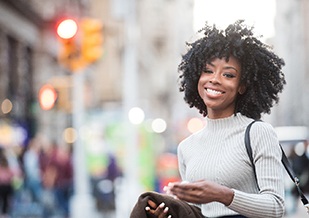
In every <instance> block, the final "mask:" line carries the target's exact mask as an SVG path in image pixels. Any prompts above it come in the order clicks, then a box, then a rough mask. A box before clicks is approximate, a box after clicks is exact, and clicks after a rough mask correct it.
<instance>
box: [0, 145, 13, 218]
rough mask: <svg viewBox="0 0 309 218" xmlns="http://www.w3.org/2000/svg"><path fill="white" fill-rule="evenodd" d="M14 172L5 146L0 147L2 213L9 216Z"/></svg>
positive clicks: (0, 199) (0, 198)
mask: <svg viewBox="0 0 309 218" xmlns="http://www.w3.org/2000/svg"><path fill="white" fill-rule="evenodd" d="M13 178H14V173H13V171H12V169H11V168H10V166H9V163H8V159H7V157H6V154H5V150H4V148H0V201H1V202H0V203H1V214H2V215H4V216H7V215H8V213H9V212H10V207H11V200H12V197H13V194H14V189H13V184H12V183H13Z"/></svg>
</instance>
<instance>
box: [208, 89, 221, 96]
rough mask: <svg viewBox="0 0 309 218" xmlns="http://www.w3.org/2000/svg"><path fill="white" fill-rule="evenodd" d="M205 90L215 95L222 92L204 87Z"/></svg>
mask: <svg viewBox="0 0 309 218" xmlns="http://www.w3.org/2000/svg"><path fill="white" fill-rule="evenodd" d="M206 91H207V92H209V93H212V94H215V95H219V94H222V92H219V91H216V90H213V89H206Z"/></svg>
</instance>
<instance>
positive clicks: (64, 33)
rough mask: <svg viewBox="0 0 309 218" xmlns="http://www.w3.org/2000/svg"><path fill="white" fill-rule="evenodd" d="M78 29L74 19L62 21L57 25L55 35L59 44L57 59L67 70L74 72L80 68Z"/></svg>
mask: <svg viewBox="0 0 309 218" xmlns="http://www.w3.org/2000/svg"><path fill="white" fill-rule="evenodd" d="M78 31H79V27H78V24H77V21H75V20H74V19H64V20H61V21H60V22H59V24H58V25H57V35H58V38H59V41H60V44H61V47H60V51H59V55H58V59H59V62H60V63H62V64H63V65H64V66H66V67H67V68H68V69H70V70H72V71H75V70H77V69H78V68H80V67H81V65H82V66H83V64H82V61H81V58H80V46H79V42H78V37H77V33H78Z"/></svg>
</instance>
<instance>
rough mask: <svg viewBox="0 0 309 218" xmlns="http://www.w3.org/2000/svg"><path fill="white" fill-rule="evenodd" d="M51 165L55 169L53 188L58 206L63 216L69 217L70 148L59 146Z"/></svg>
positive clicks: (70, 185)
mask: <svg viewBox="0 0 309 218" xmlns="http://www.w3.org/2000/svg"><path fill="white" fill-rule="evenodd" d="M51 165H52V166H54V167H55V169H56V179H55V184H54V188H55V194H56V200H57V205H58V208H59V209H60V210H61V213H63V214H64V217H69V215H70V210H69V202H70V198H71V195H72V190H73V166H72V158H71V152H70V149H68V148H67V147H64V146H59V147H58V149H57V153H56V156H55V158H54V159H52V161H51Z"/></svg>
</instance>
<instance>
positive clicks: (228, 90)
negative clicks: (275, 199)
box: [198, 56, 245, 119]
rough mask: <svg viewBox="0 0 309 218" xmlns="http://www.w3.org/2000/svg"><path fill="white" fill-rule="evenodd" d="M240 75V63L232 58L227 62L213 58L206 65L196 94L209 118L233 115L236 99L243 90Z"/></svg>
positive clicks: (223, 59)
mask: <svg viewBox="0 0 309 218" xmlns="http://www.w3.org/2000/svg"><path fill="white" fill-rule="evenodd" d="M240 74H241V66H240V63H239V61H238V60H237V59H236V58H235V57H233V56H231V57H230V58H229V61H226V60H225V58H222V59H219V58H215V59H213V60H212V61H211V62H210V63H208V64H206V67H205V71H203V72H202V74H201V76H200V79H199V82H198V92H199V95H200V96H201V98H202V99H203V101H204V103H205V105H206V107H207V114H208V117H209V118H212V119H215V118H224V117H228V116H231V115H232V114H233V113H234V110H235V102H236V97H237V95H238V93H240V94H242V93H243V92H244V90H245V88H244V86H240Z"/></svg>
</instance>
